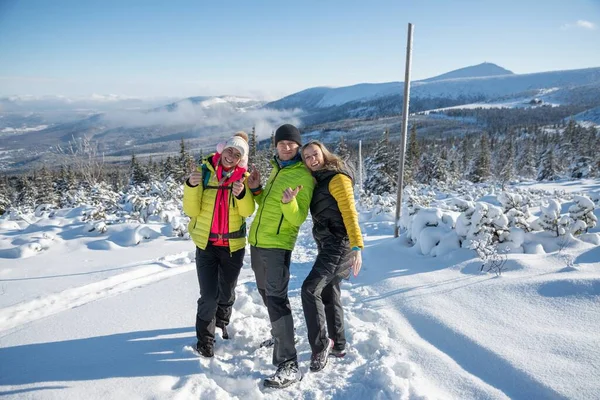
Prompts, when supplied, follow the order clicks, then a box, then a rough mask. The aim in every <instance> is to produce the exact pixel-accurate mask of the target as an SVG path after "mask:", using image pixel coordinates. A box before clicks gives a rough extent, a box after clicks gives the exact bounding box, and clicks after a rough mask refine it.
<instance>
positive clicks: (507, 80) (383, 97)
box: [264, 63, 600, 124]
mask: <svg viewBox="0 0 600 400" xmlns="http://www.w3.org/2000/svg"><path fill="white" fill-rule="evenodd" d="M492 66H493V67H492ZM500 70H502V71H505V72H504V73H503V74H498V73H499V72H500ZM457 71H462V72H460V74H467V73H469V71H470V72H471V73H492V72H494V71H495V72H496V73H497V75H494V76H476V77H463V78H452V79H450V78H448V77H449V76H458V74H459V73H457ZM457 71H452V72H449V73H448V74H444V75H440V76H439V77H435V78H431V79H429V80H421V81H414V82H412V84H411V104H410V106H411V112H419V111H425V110H431V109H436V108H441V107H451V106H460V105H466V104H471V103H481V102H489V101H497V100H500V99H510V98H520V99H521V100H519V101H520V102H523V101H529V100H531V99H530V97H532V96H533V97H541V98H542V99H543V100H544V101H546V99H545V98H544V96H549V95H552V96H553V99H552V100H553V101H552V103H554V104H570V103H579V104H584V105H589V106H590V107H595V106H597V105H600V91H598V90H597V87H598V84H600V68H586V69H577V70H566V71H550V72H539V73H532V74H514V73H511V72H510V71H506V70H504V69H503V68H500V67H498V66H495V65H494V64H489V63H484V64H480V65H479V66H475V67H467V68H465V69H463V70H457ZM465 71H466V72H465ZM443 76H445V77H446V79H440V77H443ZM403 90H404V83H403V82H387V83H374V84H368V83H361V84H358V85H352V86H346V87H339V88H324V87H318V88H312V89H306V90H303V91H301V92H298V93H294V94H292V95H289V96H287V97H284V98H283V99H280V100H277V101H274V102H271V103H268V104H266V105H265V106H264V107H265V108H271V109H276V110H284V109H301V110H303V112H304V114H303V115H302V119H303V121H304V122H305V123H306V124H318V123H323V122H330V121H337V120H342V119H347V118H378V117H384V116H393V115H397V114H399V113H401V105H402V94H403ZM574 94H576V95H574ZM582 99H585V100H584V101H582Z"/></svg>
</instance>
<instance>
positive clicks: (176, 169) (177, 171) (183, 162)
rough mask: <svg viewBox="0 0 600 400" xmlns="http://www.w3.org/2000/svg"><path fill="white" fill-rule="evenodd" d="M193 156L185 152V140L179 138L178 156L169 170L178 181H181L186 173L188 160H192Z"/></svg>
mask: <svg viewBox="0 0 600 400" xmlns="http://www.w3.org/2000/svg"><path fill="white" fill-rule="evenodd" d="M193 160H194V159H193V157H192V156H191V155H190V154H189V153H188V152H187V150H186V148H185V142H184V140H183V138H181V143H180V145H179V157H177V160H176V161H175V162H174V165H173V168H172V170H171V174H172V176H173V178H174V179H175V180H176V181H178V182H183V181H184V180H185V179H186V177H187V175H188V172H189V171H188V169H189V165H190V162H193Z"/></svg>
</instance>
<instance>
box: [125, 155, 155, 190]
mask: <svg viewBox="0 0 600 400" xmlns="http://www.w3.org/2000/svg"><path fill="white" fill-rule="evenodd" d="M129 171H130V184H131V185H138V184H140V183H148V182H149V181H150V177H149V175H148V172H147V170H146V168H145V167H144V166H143V165H141V164H140V162H139V161H138V160H137V158H136V157H135V153H131V164H130V167H129Z"/></svg>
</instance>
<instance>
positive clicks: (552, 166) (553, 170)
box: [537, 147, 558, 181]
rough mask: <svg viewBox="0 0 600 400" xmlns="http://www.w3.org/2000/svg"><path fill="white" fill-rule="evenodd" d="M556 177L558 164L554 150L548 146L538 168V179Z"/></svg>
mask: <svg viewBox="0 0 600 400" xmlns="http://www.w3.org/2000/svg"><path fill="white" fill-rule="evenodd" d="M557 179H558V166H557V165H556V159H555V157H554V150H553V149H552V147H549V148H548V150H546V152H545V153H544V155H543V156H542V159H541V162H540V169H539V170H538V176H537V180H538V181H543V180H548V181H554V180H557Z"/></svg>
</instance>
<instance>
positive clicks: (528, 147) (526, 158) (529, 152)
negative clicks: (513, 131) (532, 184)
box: [517, 139, 537, 178]
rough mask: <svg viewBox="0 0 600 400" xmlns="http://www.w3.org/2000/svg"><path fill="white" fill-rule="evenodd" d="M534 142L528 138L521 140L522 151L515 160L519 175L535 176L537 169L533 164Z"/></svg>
mask: <svg viewBox="0 0 600 400" xmlns="http://www.w3.org/2000/svg"><path fill="white" fill-rule="evenodd" d="M534 147H535V144H534V143H533V141H532V140H530V139H525V140H523V143H522V148H523V149H522V151H521V154H520V156H519V160H518V161H517V170H518V174H519V175H520V176H523V177H526V178H535V177H536V176H537V170H536V166H535V157H534Z"/></svg>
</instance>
